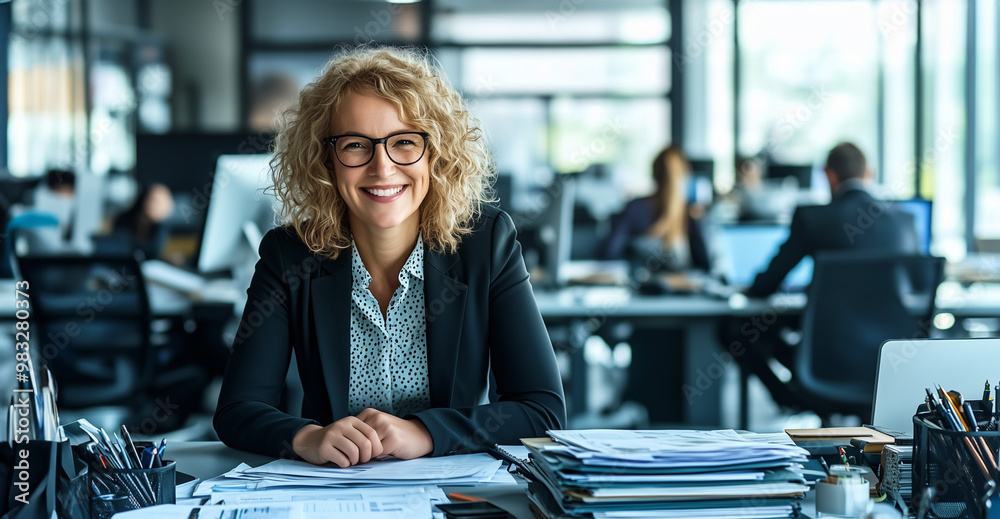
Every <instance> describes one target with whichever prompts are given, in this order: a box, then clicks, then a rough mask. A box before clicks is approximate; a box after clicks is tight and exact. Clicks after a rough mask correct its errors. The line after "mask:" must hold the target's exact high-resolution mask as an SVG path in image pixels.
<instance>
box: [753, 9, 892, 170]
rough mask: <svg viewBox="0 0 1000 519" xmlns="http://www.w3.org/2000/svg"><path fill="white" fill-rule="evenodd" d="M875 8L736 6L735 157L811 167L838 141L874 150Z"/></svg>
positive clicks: (875, 92)
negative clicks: (761, 155)
mask: <svg viewBox="0 0 1000 519" xmlns="http://www.w3.org/2000/svg"><path fill="white" fill-rule="evenodd" d="M875 13H876V11H875V7H874V6H873V5H872V3H871V2H870V1H868V0H854V1H811V2H785V1H780V0H747V1H745V2H740V3H739V7H738V13H737V14H738V16H739V31H738V35H737V37H738V38H739V52H740V70H739V74H740V80H741V85H742V88H741V92H740V99H739V108H738V109H739V111H740V113H739V115H740V120H741V127H740V134H739V135H738V141H737V145H738V149H739V152H740V153H741V154H745V155H754V154H757V153H760V152H762V151H763V152H765V153H766V154H767V155H768V156H769V157H771V158H772V159H773V160H775V161H777V162H782V163H793V164H802V163H805V164H811V163H814V162H816V161H818V160H820V159H821V157H822V155H823V153H824V152H825V151H826V150H827V149H829V148H830V147H831V146H832V145H834V144H836V143H837V142H838V141H842V140H851V141H854V142H856V143H858V145H859V146H861V147H862V148H863V149H864V150H866V151H868V153H869V155H872V154H874V153H875V152H876V150H877V138H878V124H877V118H878V108H879V106H878V73H879V68H878V59H879V54H878V53H877V52H874V50H876V49H878V47H879V33H878V28H877V24H876V16H875Z"/></svg>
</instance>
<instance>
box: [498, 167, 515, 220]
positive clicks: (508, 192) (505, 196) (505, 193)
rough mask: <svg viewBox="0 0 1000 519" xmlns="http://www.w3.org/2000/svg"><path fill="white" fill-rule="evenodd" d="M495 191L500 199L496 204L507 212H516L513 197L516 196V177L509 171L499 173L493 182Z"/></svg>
mask: <svg viewBox="0 0 1000 519" xmlns="http://www.w3.org/2000/svg"><path fill="white" fill-rule="evenodd" d="M493 193H494V195H495V196H496V197H497V198H498V199H499V200H498V201H497V202H496V203H495V204H494V205H496V206H497V207H499V208H500V209H502V210H504V211H505V212H507V213H513V212H514V205H513V203H512V200H511V199H512V197H513V196H514V177H513V176H512V175H510V174H509V173H507V174H503V173H501V174H500V175H497V178H496V181H495V182H494V183H493Z"/></svg>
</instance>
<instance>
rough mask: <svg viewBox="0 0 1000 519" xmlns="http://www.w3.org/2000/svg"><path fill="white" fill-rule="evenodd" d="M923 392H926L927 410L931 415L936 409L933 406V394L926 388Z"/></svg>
mask: <svg viewBox="0 0 1000 519" xmlns="http://www.w3.org/2000/svg"><path fill="white" fill-rule="evenodd" d="M924 391H926V392H927V400H926V401H927V410H928V411H930V412H932V413H933V412H934V411H935V410H936V408H937V406H936V405H935V404H934V394H933V393H931V390H930V389H928V388H926V387H925V388H924Z"/></svg>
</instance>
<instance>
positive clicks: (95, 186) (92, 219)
mask: <svg viewBox="0 0 1000 519" xmlns="http://www.w3.org/2000/svg"><path fill="white" fill-rule="evenodd" d="M103 186H104V177H100V176H97V175H95V174H93V173H90V172H89V171H81V172H79V173H77V175H76V186H75V188H74V190H75V193H74V194H73V198H74V199H75V202H74V204H73V235H72V236H71V241H72V246H73V249H74V250H77V251H80V252H83V253H85V254H90V253H91V252H93V250H94V242H93V240H94V236H96V235H97V234H99V233H100V232H101V225H102V224H103V220H104V189H103Z"/></svg>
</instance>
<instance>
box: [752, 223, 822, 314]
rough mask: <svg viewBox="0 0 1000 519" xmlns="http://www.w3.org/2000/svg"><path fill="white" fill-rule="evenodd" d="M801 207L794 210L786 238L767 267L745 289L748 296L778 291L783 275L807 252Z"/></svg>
mask: <svg viewBox="0 0 1000 519" xmlns="http://www.w3.org/2000/svg"><path fill="white" fill-rule="evenodd" d="M805 220H806V216H805V213H804V212H803V208H801V207H800V208H798V209H796V210H795V214H794V215H793V216H792V223H791V226H790V230H789V233H788V239H787V240H785V243H783V244H782V245H781V247H780V248H779V249H778V253H777V254H775V255H774V258H772V259H771V263H770V264H769V265H768V266H767V269H766V270H764V272H761V273H760V274H757V277H756V278H754V280H753V285H751V286H750V288H749V289H748V290H747V292H746V293H747V295H748V296H750V297H766V296H769V295H771V294H773V293H775V292H777V291H778V288H779V287H780V286H781V282H782V281H783V280H784V279H785V276H786V275H788V273H789V272H791V271H792V269H793V268H795V266H796V265H798V264H799V262H800V261H802V258H804V257H806V255H808V254H809V247H808V239H809V236H808V230H807V227H808V226H807V225H806V223H805Z"/></svg>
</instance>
